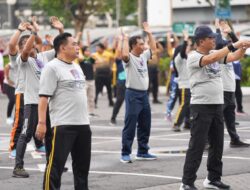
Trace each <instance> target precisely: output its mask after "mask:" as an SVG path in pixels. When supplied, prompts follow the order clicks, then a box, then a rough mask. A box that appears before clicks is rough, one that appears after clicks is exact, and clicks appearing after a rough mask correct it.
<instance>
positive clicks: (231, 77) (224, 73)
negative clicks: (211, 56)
mask: <svg viewBox="0 0 250 190" xmlns="http://www.w3.org/2000/svg"><path fill="white" fill-rule="evenodd" d="M221 78H222V82H223V90H224V91H226V92H235V88H236V82H235V73H234V67H233V63H232V62H231V63H227V64H221Z"/></svg>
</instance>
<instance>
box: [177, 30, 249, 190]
mask: <svg viewBox="0 0 250 190" xmlns="http://www.w3.org/2000/svg"><path fill="white" fill-rule="evenodd" d="M215 37H216V34H215V33H213V31H212V30H211V29H210V28H209V27H207V26H199V27H197V28H196V30H195V40H196V44H197V48H196V50H195V51H193V52H191V53H190V54H189V55H188V59H187V68H188V75H189V82H190V89H191V106H190V123H191V129H190V130H191V134H192V135H191V138H190V142H189V147H188V150H187V154H186V160H185V164H184V170H183V177H182V184H181V186H180V190H197V188H196V187H195V185H194V182H195V180H196V177H197V175H196V172H197V170H198V169H199V166H200V163H201V160H202V154H203V150H204V147H205V143H206V140H207V137H208V141H209V145H210V146H209V150H208V160H207V170H208V176H207V178H206V179H205V181H204V182H203V185H204V187H205V188H211V189H230V186H229V185H226V184H224V183H222V182H221V176H222V165H223V164H222V154H223V143H224V125H223V103H224V99H223V84H222V80H221V70H220V65H219V62H218V61H220V60H223V62H224V63H228V62H231V61H234V60H237V59H239V58H240V57H241V56H242V55H244V52H245V49H246V48H247V47H249V46H250V42H249V41H238V42H236V43H234V44H229V45H228V46H227V47H224V48H222V49H220V50H218V51H214V52H212V51H211V50H213V49H214V48H215ZM235 48H238V50H237V51H235V52H231V51H234V50H235ZM230 52H231V53H230Z"/></svg>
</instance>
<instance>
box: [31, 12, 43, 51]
mask: <svg viewBox="0 0 250 190" xmlns="http://www.w3.org/2000/svg"><path fill="white" fill-rule="evenodd" d="M32 25H33V28H34V31H35V32H36V33H37V35H36V38H35V42H36V48H37V50H38V51H39V52H41V51H42V46H43V41H42V39H41V38H40V36H39V35H38V32H39V25H38V24H37V19H36V16H33V17H32Z"/></svg>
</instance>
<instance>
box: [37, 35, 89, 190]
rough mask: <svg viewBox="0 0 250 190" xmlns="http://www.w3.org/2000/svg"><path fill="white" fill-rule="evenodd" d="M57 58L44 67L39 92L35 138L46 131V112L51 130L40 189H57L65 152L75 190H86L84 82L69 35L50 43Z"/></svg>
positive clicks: (76, 53)
mask: <svg viewBox="0 0 250 190" xmlns="http://www.w3.org/2000/svg"><path fill="white" fill-rule="evenodd" d="M54 49H55V51H56V55H57V57H56V58H55V59H53V60H52V61H50V62H49V63H48V64H47V65H46V66H45V68H44V70H43V72H42V75H41V80H40V89H39V96H40V98H39V107H38V112H39V122H38V126H37V130H36V136H37V138H39V139H40V140H42V139H43V138H44V136H45V132H46V111H47V106H48V99H49V98H50V99H49V113H50V119H51V126H52V127H53V128H52V129H53V140H52V148H51V152H50V159H49V161H47V166H46V170H45V175H44V181H43V189H46V190H47V189H51V190H56V189H60V186H61V176H62V173H63V169H64V165H65V162H66V160H67V157H68V155H69V153H70V152H71V157H72V168H73V174H74V184H75V189H82V190H88V174H89V166H90V156H91V130H90V125H89V118H88V111H87V95H86V81H85V76H84V74H83V72H82V69H81V67H80V66H79V65H78V64H76V63H72V62H73V60H75V59H76V58H78V54H79V46H78V44H77V42H76V40H75V39H74V38H73V37H72V35H71V34H69V33H63V34H60V35H58V36H57V37H56V38H55V40H54Z"/></svg>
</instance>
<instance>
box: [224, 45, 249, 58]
mask: <svg viewBox="0 0 250 190" xmlns="http://www.w3.org/2000/svg"><path fill="white" fill-rule="evenodd" d="M236 43H237V42H236ZM236 43H235V44H236ZM239 43H242V47H241V48H239V49H238V50H236V51H234V52H231V53H229V54H228V55H227V59H226V63H229V62H233V61H236V60H239V59H240V58H242V57H243V56H244V55H245V53H246V49H247V48H249V47H250V41H248V40H242V41H241V42H239Z"/></svg>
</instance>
